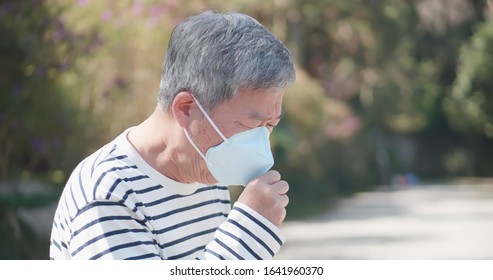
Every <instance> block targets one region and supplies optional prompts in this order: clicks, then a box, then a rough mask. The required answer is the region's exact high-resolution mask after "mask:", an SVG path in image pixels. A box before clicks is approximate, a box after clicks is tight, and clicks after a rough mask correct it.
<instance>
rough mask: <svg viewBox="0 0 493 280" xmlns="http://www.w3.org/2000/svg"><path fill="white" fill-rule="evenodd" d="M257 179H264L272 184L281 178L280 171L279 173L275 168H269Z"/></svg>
mask: <svg viewBox="0 0 493 280" xmlns="http://www.w3.org/2000/svg"><path fill="white" fill-rule="evenodd" d="M258 179H261V180H264V182H266V183H268V184H274V183H276V182H277V181H279V180H281V173H279V172H278V171H277V170H269V171H267V172H265V173H264V174H262V175H260V176H259V177H258Z"/></svg>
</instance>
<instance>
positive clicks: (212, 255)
mask: <svg viewBox="0 0 493 280" xmlns="http://www.w3.org/2000/svg"><path fill="white" fill-rule="evenodd" d="M71 227H72V229H73V231H72V238H71V240H70V242H69V251H70V254H71V257H72V258H73V259H166V256H165V255H163V254H162V249H165V248H161V247H160V245H159V243H158V242H157V240H155V238H154V237H153V236H154V235H153V232H152V229H151V228H149V227H148V226H146V221H145V217H143V216H139V215H138V214H137V213H135V212H134V211H132V210H131V209H129V208H128V207H126V206H125V205H122V204H120V203H118V202H111V201H95V202H93V203H91V204H88V205H87V206H86V207H84V208H83V209H81V211H80V213H79V214H78V215H77V216H76V218H75V219H74V220H73V221H72V225H71ZM283 242H284V236H283V235H282V233H281V232H280V231H279V229H278V228H277V227H275V226H274V225H273V224H271V223H270V222H269V221H267V220H266V219H265V218H264V217H262V216H261V215H259V214H258V213H256V212H255V211H253V210H252V209H250V208H249V207H248V206H246V205H243V204H241V203H236V204H235V206H234V207H233V209H232V210H231V212H230V214H229V215H228V218H227V220H226V221H225V222H224V223H222V224H221V225H220V226H219V228H217V230H216V231H215V233H214V238H213V240H211V242H210V243H209V244H207V245H206V246H205V249H203V250H202V252H201V253H200V254H198V256H196V259H239V260H241V259H270V258H272V257H273V256H274V255H275V253H276V252H277V251H278V250H279V248H280V246H281V245H282V243H283Z"/></svg>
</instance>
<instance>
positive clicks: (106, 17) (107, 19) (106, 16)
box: [101, 10, 113, 22]
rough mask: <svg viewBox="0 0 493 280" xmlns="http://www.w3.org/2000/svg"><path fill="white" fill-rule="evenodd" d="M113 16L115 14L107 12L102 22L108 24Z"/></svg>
mask: <svg viewBox="0 0 493 280" xmlns="http://www.w3.org/2000/svg"><path fill="white" fill-rule="evenodd" d="M112 16H113V13H112V12H111V11H110V10H106V11H105V12H104V13H103V14H102V15H101V20H102V21H104V22H108V21H109V20H110V19H111V17H112Z"/></svg>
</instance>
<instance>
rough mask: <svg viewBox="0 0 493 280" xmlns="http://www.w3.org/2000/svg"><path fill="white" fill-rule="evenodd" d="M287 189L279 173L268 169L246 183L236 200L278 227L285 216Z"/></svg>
mask: <svg viewBox="0 0 493 280" xmlns="http://www.w3.org/2000/svg"><path fill="white" fill-rule="evenodd" d="M288 190H289V185H288V183H287V182H286V181H283V180H281V174H279V172H277V171H275V170H270V171H267V172H266V173H264V174H262V175H260V176H258V177H257V178H255V179H253V180H252V181H251V182H250V183H248V185H246V187H245V190H243V192H242V194H241V195H240V197H239V198H238V202H241V203H243V204H245V205H247V206H248V207H250V208H252V209H253V210H255V211H257V213H259V214H260V215H262V216H264V217H265V218H266V219H267V220H269V221H270V222H272V223H273V224H274V225H276V226H278V227H279V226H280V225H281V223H282V221H284V218H286V209H285V207H286V206H287V205H288V203H289V198H288V196H287V195H286V193H287V192H288Z"/></svg>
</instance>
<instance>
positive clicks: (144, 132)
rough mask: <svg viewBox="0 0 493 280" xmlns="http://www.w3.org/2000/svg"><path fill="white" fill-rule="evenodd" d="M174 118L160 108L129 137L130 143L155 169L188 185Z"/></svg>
mask: <svg viewBox="0 0 493 280" xmlns="http://www.w3.org/2000/svg"><path fill="white" fill-rule="evenodd" d="M177 126H178V124H177V123H176V122H175V121H174V119H173V118H172V116H170V115H169V114H168V113H166V112H165V111H163V110H162V109H161V108H160V107H157V108H156V110H155V111H154V112H153V113H152V115H151V116H149V118H147V119H146V120H145V121H144V122H142V123H141V124H140V125H138V126H137V127H135V128H134V129H132V130H131V131H130V132H129V134H128V135H127V138H128V141H129V142H130V143H131V144H132V145H133V146H134V148H135V149H136V150H137V152H138V153H139V154H140V156H141V157H142V158H143V159H144V160H145V161H146V162H147V163H148V164H149V165H150V166H151V167H152V168H154V169H156V170H157V171H158V172H160V173H161V174H163V175H164V176H166V177H168V178H170V179H172V180H175V181H177V182H182V183H188V182H190V180H189V179H187V177H188V176H187V175H186V174H183V171H186V170H183V168H179V167H178V166H179V162H178V161H179V160H180V158H179V156H178V155H179V154H181V153H179V148H180V147H179V145H177V142H178V141H176V139H177V138H178V135H177V133H180V131H181V130H180V129H179V126H178V127H177Z"/></svg>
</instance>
